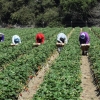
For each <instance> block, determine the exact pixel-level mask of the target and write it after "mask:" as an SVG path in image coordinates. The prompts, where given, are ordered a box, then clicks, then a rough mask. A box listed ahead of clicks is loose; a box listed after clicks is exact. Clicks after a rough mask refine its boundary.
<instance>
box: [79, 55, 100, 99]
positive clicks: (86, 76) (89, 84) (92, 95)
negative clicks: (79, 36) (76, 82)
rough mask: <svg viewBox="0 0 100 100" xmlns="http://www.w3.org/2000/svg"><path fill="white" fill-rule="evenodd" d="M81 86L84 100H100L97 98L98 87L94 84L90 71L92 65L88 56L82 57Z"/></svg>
mask: <svg viewBox="0 0 100 100" xmlns="http://www.w3.org/2000/svg"><path fill="white" fill-rule="evenodd" d="M81 63H82V65H81V72H82V77H81V81H82V83H81V86H82V88H83V92H82V93H81V97H80V98H81V99H82V100H100V97H99V96H97V92H96V86H95V85H94V84H93V78H92V75H91V71H90V63H89V61H88V57H87V56H82V58H81Z"/></svg>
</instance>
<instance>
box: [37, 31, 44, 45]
mask: <svg viewBox="0 0 100 100" xmlns="http://www.w3.org/2000/svg"><path fill="white" fill-rule="evenodd" d="M44 40H45V36H44V34H43V33H38V34H37V35H36V42H37V43H44Z"/></svg>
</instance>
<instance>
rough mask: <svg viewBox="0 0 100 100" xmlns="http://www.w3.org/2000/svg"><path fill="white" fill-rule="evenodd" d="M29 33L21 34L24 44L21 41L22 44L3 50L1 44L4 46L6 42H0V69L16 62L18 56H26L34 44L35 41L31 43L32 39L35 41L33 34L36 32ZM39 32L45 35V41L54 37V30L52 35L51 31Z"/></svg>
mask: <svg viewBox="0 0 100 100" xmlns="http://www.w3.org/2000/svg"><path fill="white" fill-rule="evenodd" d="M13 31H14V30H13ZM31 31H32V30H31ZM31 31H29V32H28V31H27V32H26V31H25V32H26V33H25V32H24V31H23V32H22V33H21V35H22V34H23V33H24V39H25V42H23V41H22V43H21V44H20V45H18V46H16V47H10V46H7V47H5V48H3V45H4V44H3V43H5V44H6V42H2V44H1V45H0V46H1V48H2V49H1V50H0V63H1V66H0V67H1V68H4V67H5V65H6V63H9V62H11V61H14V60H16V59H17V58H18V57H19V56H20V55H23V54H27V53H29V52H30V50H32V49H33V42H35V41H33V38H34V39H35V34H36V32H37V30H35V33H33V34H32V32H31ZM38 31H39V30H38ZM41 31H43V33H44V34H45V37H46V41H47V40H49V38H51V37H52V36H53V35H54V34H53V33H54V32H55V30H52V33H50V31H51V29H44V30H43V29H42V30H41ZM11 32H12V31H11ZM27 34H29V35H28V36H27ZM8 37H9V36H8ZM32 37H33V38H32ZM6 45H8V44H6ZM9 45H10V44H9Z"/></svg>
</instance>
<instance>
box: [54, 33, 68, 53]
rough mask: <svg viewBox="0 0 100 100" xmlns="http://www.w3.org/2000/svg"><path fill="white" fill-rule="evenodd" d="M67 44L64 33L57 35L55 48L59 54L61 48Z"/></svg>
mask: <svg viewBox="0 0 100 100" xmlns="http://www.w3.org/2000/svg"><path fill="white" fill-rule="evenodd" d="M67 43H68V39H67V36H66V35H65V34H64V33H59V34H58V35H57V43H56V46H57V47H58V52H59V53H60V51H61V49H62V47H63V46H64V45H65V44H67Z"/></svg>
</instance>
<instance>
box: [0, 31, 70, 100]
mask: <svg viewBox="0 0 100 100" xmlns="http://www.w3.org/2000/svg"><path fill="white" fill-rule="evenodd" d="M70 30H71V29H70ZM60 31H61V30H60V29H58V30H52V31H49V32H48V35H49V34H50V33H51V32H52V34H54V35H53V36H52V37H51V38H50V39H49V40H47V41H46V43H45V44H44V45H41V46H39V47H37V48H35V49H32V50H31V51H30V52H29V53H27V54H25V55H23V56H21V57H20V58H19V59H16V61H14V62H13V63H11V64H10V65H8V66H7V67H6V68H5V69H4V70H3V71H2V72H0V100H6V99H9V100H10V99H11V100H16V99H17V97H18V94H19V92H20V91H21V90H22V89H23V87H24V86H25V85H26V83H27V80H28V77H29V76H30V75H34V74H35V72H36V71H37V70H38V66H39V65H41V64H42V63H43V62H45V61H46V59H47V58H48V57H49V56H50V54H51V53H52V52H53V51H54V50H55V48H56V47H55V42H56V35H57V34H58V32H60ZM63 31H65V32H66V31H67V29H64V30H63ZM27 46H28V45H27ZM47 47H48V49H47Z"/></svg>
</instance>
